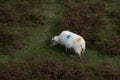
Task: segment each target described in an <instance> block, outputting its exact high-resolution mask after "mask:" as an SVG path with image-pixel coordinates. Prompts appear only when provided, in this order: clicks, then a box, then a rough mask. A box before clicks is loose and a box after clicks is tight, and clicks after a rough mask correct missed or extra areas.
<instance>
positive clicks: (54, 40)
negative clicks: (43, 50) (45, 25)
mask: <svg viewBox="0 0 120 80" xmlns="http://www.w3.org/2000/svg"><path fill="white" fill-rule="evenodd" d="M56 44H58V36H54V37H53V38H52V40H51V43H50V47H52V46H55V45H56Z"/></svg>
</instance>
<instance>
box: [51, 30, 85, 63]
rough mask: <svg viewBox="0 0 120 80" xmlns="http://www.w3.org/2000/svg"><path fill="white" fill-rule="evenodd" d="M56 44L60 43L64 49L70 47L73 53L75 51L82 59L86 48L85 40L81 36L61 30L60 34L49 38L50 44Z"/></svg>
mask: <svg viewBox="0 0 120 80" xmlns="http://www.w3.org/2000/svg"><path fill="white" fill-rule="evenodd" d="M56 44H61V45H64V46H65V47H66V49H69V48H72V49H73V50H74V51H75V53H77V54H78V55H79V57H80V59H81V61H83V59H84V57H83V53H84V51H85V48H86V44H85V40H84V38H83V37H82V36H80V35H78V34H76V33H73V32H70V31H62V32H61V33H60V35H58V36H56V35H55V36H54V37H53V38H52V40H51V44H50V46H51V47H52V46H55V45H56Z"/></svg>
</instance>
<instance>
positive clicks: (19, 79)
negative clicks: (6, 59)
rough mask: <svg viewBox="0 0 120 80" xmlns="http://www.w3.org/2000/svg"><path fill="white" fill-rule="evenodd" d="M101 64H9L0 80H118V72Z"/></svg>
mask: <svg viewBox="0 0 120 80" xmlns="http://www.w3.org/2000/svg"><path fill="white" fill-rule="evenodd" d="M111 67H112V66H111V65H110V64H107V63H103V64H102V65H101V66H99V67H95V68H94V67H89V66H85V65H82V64H81V65H80V66H78V67H76V66H75V65H74V66H73V65H71V66H70V65H69V66H63V65H62V64H61V63H58V62H57V61H54V60H52V59H48V60H45V61H43V62H39V61H38V62H37V63H36V62H35V63H32V62H30V61H29V62H28V61H27V62H26V61H23V62H22V63H16V62H13V63H10V64H6V65H4V66H2V68H1V69H0V79H2V80H27V79H29V80H66V79H69V80H80V79H82V80H119V79H120V72H119V71H118V70H116V69H113V68H111Z"/></svg>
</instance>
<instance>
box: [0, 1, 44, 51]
mask: <svg viewBox="0 0 120 80" xmlns="http://www.w3.org/2000/svg"><path fill="white" fill-rule="evenodd" d="M40 10H41V0H34V1H32V0H18V1H16V2H15V4H14V5H13V4H10V3H8V2H7V0H6V1H2V2H1V5H0V45H1V46H0V48H1V49H0V51H1V50H3V49H4V48H5V47H6V51H7V50H8V49H9V48H10V46H11V47H13V48H16V49H21V48H22V46H23V42H22V41H21V40H19V39H18V38H19V35H21V34H18V35H16V34H15V33H14V32H13V31H11V30H10V28H11V27H12V26H15V25H25V26H37V25H38V24H41V23H43V18H44V17H43V14H42V13H41V11H40ZM21 28H22V27H21ZM22 33H26V32H22ZM23 35H26V34H23ZM3 46H4V48H2V47H3Z"/></svg>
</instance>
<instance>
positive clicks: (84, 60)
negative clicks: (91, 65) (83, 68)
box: [81, 54, 86, 63]
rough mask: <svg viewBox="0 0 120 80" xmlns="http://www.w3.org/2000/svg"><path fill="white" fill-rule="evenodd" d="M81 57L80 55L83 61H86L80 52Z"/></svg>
mask: <svg viewBox="0 0 120 80" xmlns="http://www.w3.org/2000/svg"><path fill="white" fill-rule="evenodd" d="M81 57H82V59H83V61H84V62H85V63H86V60H85V57H84V55H83V54H81Z"/></svg>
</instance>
